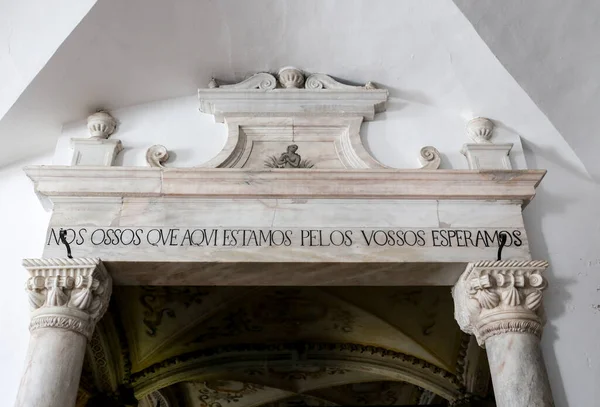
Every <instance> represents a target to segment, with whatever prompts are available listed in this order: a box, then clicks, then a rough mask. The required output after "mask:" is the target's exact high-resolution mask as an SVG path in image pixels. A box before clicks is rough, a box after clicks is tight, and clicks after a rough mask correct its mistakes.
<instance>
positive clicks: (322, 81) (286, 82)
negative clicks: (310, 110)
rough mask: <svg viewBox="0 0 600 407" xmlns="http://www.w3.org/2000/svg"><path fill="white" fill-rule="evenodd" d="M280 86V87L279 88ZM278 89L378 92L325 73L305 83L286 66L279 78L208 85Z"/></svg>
mask: <svg viewBox="0 0 600 407" xmlns="http://www.w3.org/2000/svg"><path fill="white" fill-rule="evenodd" d="M278 85H279V86H278ZM276 87H280V88H284V89H302V88H305V89H307V90H322V89H330V90H376V89H377V87H376V86H375V84H373V82H367V83H366V84H365V85H364V86H353V85H346V84H344V83H341V82H338V81H337V80H335V79H333V78H332V77H331V76H329V75H326V74H323V73H314V74H312V75H309V76H308V78H306V81H305V75H304V73H303V72H302V71H301V70H300V69H298V68H294V67H292V66H286V67H283V68H281V69H280V70H279V72H278V73H277V78H276V77H275V76H273V75H271V74H270V73H266V72H261V73H257V74H254V75H252V76H251V77H249V78H247V79H245V80H243V81H242V82H239V83H234V84H230V85H219V83H218V82H217V80H216V79H215V78H211V80H210V82H209V83H208V88H209V89H215V88H220V89H247V90H273V89H275V88H276Z"/></svg>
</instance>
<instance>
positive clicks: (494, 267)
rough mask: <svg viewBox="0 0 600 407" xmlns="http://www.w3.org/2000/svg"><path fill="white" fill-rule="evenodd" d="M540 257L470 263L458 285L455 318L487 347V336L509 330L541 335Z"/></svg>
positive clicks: (543, 283) (543, 282) (544, 265)
mask: <svg viewBox="0 0 600 407" xmlns="http://www.w3.org/2000/svg"><path fill="white" fill-rule="evenodd" d="M547 267H548V262H546V261H538V260H526V261H515V260H504V261H488V260H485V261H479V262H475V263H469V265H468V266H467V268H466V270H465V272H464V273H463V274H462V276H461V277H460V279H459V280H458V282H457V283H456V285H455V286H454V288H453V289H452V296H453V298H454V307H455V318H456V321H457V322H458V325H459V326H460V328H461V329H462V330H463V331H464V332H466V333H468V334H473V335H475V337H476V338H477V342H478V343H479V345H480V346H482V347H484V346H485V342H486V340H487V339H489V338H491V337H492V336H495V335H501V334H503V333H507V332H520V333H529V334H533V335H536V336H541V333H542V328H543V324H544V320H543V314H542V291H543V290H544V289H545V288H546V287H547V281H546V279H545V278H544V276H543V275H542V273H543V272H544V271H545V270H546V268H547Z"/></svg>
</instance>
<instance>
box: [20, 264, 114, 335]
mask: <svg viewBox="0 0 600 407" xmlns="http://www.w3.org/2000/svg"><path fill="white" fill-rule="evenodd" d="M23 266H24V267H25V268H26V269H27V270H28V271H29V274H30V277H29V279H28V280H27V284H26V290H27V293H28V295H29V303H30V305H31V308H32V310H33V312H32V319H31V324H30V326H29V329H30V330H31V331H33V330H35V329H38V328H63V329H68V330H71V331H75V332H78V333H80V334H82V335H84V336H86V337H87V338H88V339H90V338H91V335H92V333H93V331H94V327H95V325H96V322H98V320H99V319H100V318H101V317H102V315H104V312H105V311H106V309H107V308H108V302H109V299H110V294H111V290H112V284H111V278H110V276H109V275H108V273H107V271H106V269H105V268H104V266H103V265H102V263H101V262H100V260H99V259H93V258H75V259H25V260H23Z"/></svg>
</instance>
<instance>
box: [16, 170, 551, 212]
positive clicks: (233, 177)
mask: <svg viewBox="0 0 600 407" xmlns="http://www.w3.org/2000/svg"><path fill="white" fill-rule="evenodd" d="M25 172H26V174H27V175H28V176H29V178H30V179H31V180H32V181H33V182H34V184H35V190H36V192H37V193H38V194H39V195H41V196H42V197H45V198H50V199H52V198H56V197H81V198H85V197H121V198H123V197H159V196H165V197H188V198H214V197H226V198H263V199H264V198H348V199H351V198H355V199H361V198H370V199H420V200H427V199H431V200H475V201H477V200H484V201H488V200H510V201H522V202H523V203H524V204H527V203H528V202H529V201H530V200H531V199H533V197H534V196H535V188H536V187H537V186H538V184H539V183H540V181H541V180H542V178H543V177H544V175H545V173H546V171H545V170H518V171H516V170H498V171H496V170H494V171H474V170H435V171H428V170H421V169H418V170H387V169H385V170H379V169H369V170H300V169H293V170H286V169H277V170H266V171H254V170H247V169H217V170H216V169H204V168H147V167H91V166H90V167H84V166H79V167H66V166H32V167H27V168H25Z"/></svg>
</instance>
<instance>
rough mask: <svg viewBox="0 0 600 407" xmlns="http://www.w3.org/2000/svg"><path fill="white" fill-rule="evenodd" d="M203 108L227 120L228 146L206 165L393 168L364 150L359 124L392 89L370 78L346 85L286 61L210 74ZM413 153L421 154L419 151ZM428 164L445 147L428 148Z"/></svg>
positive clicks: (201, 93) (433, 165) (379, 108)
mask: <svg viewBox="0 0 600 407" xmlns="http://www.w3.org/2000/svg"><path fill="white" fill-rule="evenodd" d="M198 98H199V100H200V111H201V112H203V113H209V114H212V115H214V117H215V120H216V121H217V122H222V123H225V124H226V125H227V132H228V136H227V141H226V144H225V147H224V148H223V150H222V151H221V152H220V153H219V154H218V155H217V156H216V157H215V158H214V159H212V160H210V161H209V162H207V163H205V164H202V165H200V167H203V168H247V169H253V170H269V169H277V168H287V169H302V168H303V169H312V168H314V169H368V168H378V169H385V168H388V167H386V166H385V165H383V164H381V163H379V162H378V161H377V160H376V159H374V158H373V157H372V156H371V155H370V154H369V152H368V151H367V150H366V149H365V147H364V145H363V143H362V140H361V137H360V127H361V124H362V123H363V121H365V120H373V118H374V117H375V114H376V113H379V112H383V111H385V107H386V102H387V100H388V91H387V90H385V89H377V88H376V87H375V85H373V84H372V83H371V82H368V83H367V84H366V85H364V86H352V85H346V84H343V83H341V82H338V81H337V80H335V79H333V78H332V77H330V76H328V75H325V74H312V75H308V76H307V75H305V74H304V73H303V72H302V71H300V70H298V69H295V68H290V67H286V68H282V69H281V70H280V71H279V73H278V74H277V76H275V75H271V74H269V73H258V74H255V75H253V76H251V77H250V78H248V79H246V80H244V81H242V82H240V83H237V84H230V85H219V84H218V82H217V81H216V80H214V79H213V80H211V82H210V84H209V88H208V89H199V90H198ZM415 154H416V153H415ZM420 160H421V163H422V164H423V168H424V169H437V168H438V167H439V165H440V154H439V152H438V151H437V150H436V149H435V148H433V147H429V146H428V147H424V148H423V149H422V150H421V155H420Z"/></svg>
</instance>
